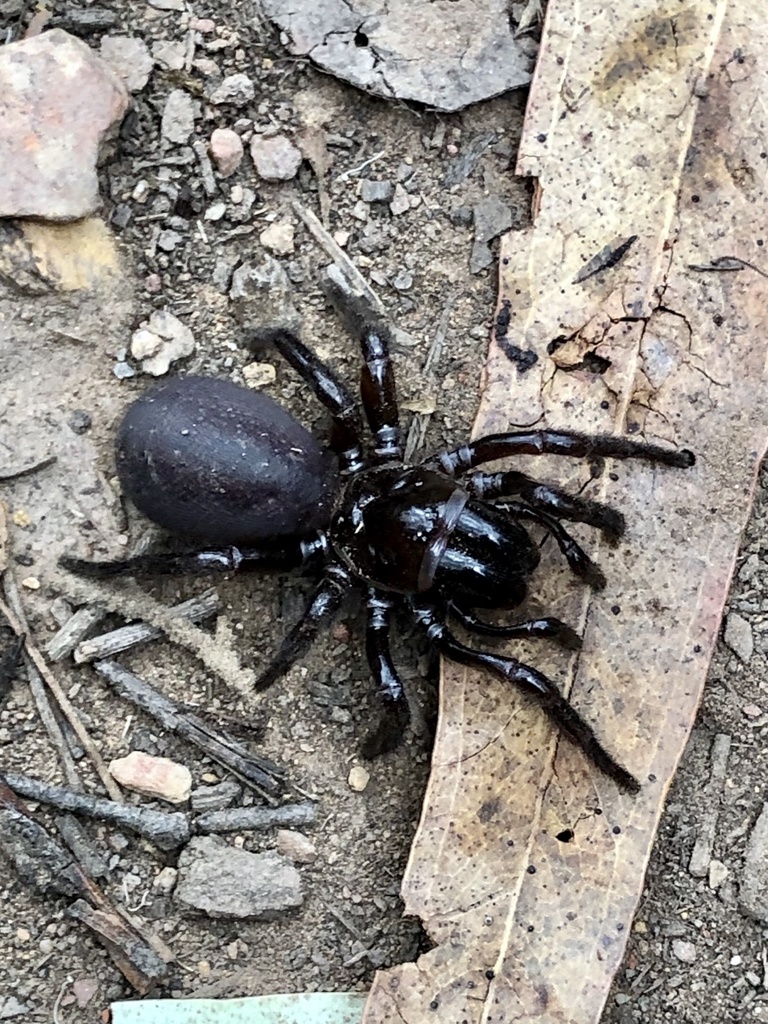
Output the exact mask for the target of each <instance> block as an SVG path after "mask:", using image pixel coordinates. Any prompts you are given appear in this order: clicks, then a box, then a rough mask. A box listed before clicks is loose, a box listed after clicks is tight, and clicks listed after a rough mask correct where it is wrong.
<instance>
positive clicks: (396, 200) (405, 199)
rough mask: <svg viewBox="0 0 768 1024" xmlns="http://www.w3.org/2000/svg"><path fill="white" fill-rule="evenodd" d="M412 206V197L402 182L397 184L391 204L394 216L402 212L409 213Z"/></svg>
mask: <svg viewBox="0 0 768 1024" xmlns="http://www.w3.org/2000/svg"><path fill="white" fill-rule="evenodd" d="M410 208H411V197H410V196H409V195H408V193H407V192H406V191H405V189H404V188H403V186H402V185H401V184H399V183H398V184H397V185H396V186H395V194H394V197H393V199H392V202H391V203H390V204H389V210H390V213H391V214H392V216H393V217H398V216H399V215H400V214H401V213H407V212H408V210H410Z"/></svg>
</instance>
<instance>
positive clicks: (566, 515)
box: [464, 470, 626, 544]
mask: <svg viewBox="0 0 768 1024" xmlns="http://www.w3.org/2000/svg"><path fill="white" fill-rule="evenodd" d="M464 486H465V487H466V489H467V490H468V491H469V492H470V494H474V495H476V497H478V498H484V499H486V500H493V499H494V498H508V497H511V496H513V495H516V494H519V495H520V497H521V498H522V499H523V500H524V501H525V502H527V504H529V505H530V506H531V508H534V509H538V510H540V511H542V512H547V513H548V514H549V515H551V516H556V517H557V518H559V519H569V520H570V521H571V522H574V523H586V524H587V525H588V526H594V527H596V528H597V529H598V530H600V531H601V532H602V533H603V535H604V536H605V538H606V539H607V540H608V542H609V543H610V544H616V543H618V541H619V538H620V537H621V536H622V535H623V534H624V530H625V529H626V520H625V519H624V516H623V515H622V514H621V512H619V511H618V510H617V509H615V508H611V506H610V505H604V504H603V503H602V502H600V501H591V500H590V499H588V498H582V497H579V496H577V495H574V494H569V493H568V491H564V490H561V489H560V488H559V487H552V486H551V485H550V484H543V483H541V482H540V481H538V480H535V479H534V478H533V477H530V476H527V475H526V474H525V473H519V472H517V471H515V470H510V471H509V472H506V473H482V472H480V473H471V474H470V476H469V477H468V478H467V480H465V481H464Z"/></svg>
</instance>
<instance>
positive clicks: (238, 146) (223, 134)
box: [209, 128, 244, 202]
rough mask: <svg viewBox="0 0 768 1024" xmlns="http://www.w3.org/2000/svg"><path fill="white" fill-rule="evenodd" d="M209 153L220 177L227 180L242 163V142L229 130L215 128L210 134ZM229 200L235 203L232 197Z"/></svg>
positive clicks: (235, 133)
mask: <svg viewBox="0 0 768 1024" xmlns="http://www.w3.org/2000/svg"><path fill="white" fill-rule="evenodd" d="M209 152H210V154H211V160H213V163H214V166H215V167H216V170H217V171H218V172H219V174H220V175H221V177H222V178H228V177H229V176H230V175H231V174H234V173H235V171H236V170H237V169H238V167H239V166H240V164H241V162H242V159H243V152H244V150H243V140H242V139H241V138H240V136H239V135H238V134H237V132H235V131H232V129H231V128H216V129H214V131H213V132H212V134H211V141H210V145H209ZM233 191H234V190H233ZM231 198H232V201H233V202H236V200H235V198H234V196H232V197H231Z"/></svg>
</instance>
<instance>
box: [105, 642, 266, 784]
mask: <svg viewBox="0 0 768 1024" xmlns="http://www.w3.org/2000/svg"><path fill="white" fill-rule="evenodd" d="M94 668H95V669H96V671H97V672H98V673H99V675H102V676H103V677H104V678H105V679H107V680H108V681H109V682H110V683H111V684H112V686H113V687H114V688H115V690H116V691H117V692H118V693H119V694H120V696H121V697H125V698H126V700H130V701H131V702H132V703H133V704H136V705H137V706H138V707H140V708H142V710H144V711H146V712H147V714H150V715H152V717H153V718H155V719H157V721H158V722H160V723H161V725H162V726H163V728H165V729H167V730H168V731H169V732H174V733H176V734H177V735H178V736H183V737H184V739H186V740H189V741H190V742H191V743H194V744H195V745H196V746H198V747H200V748H201V749H202V750H203V751H205V753H206V754H207V755H208V756H209V757H210V758H212V759H213V760H214V761H216V762H217V763H218V764H220V765H223V766H224V767H225V768H226V769H227V770H228V771H231V772H233V773H234V774H236V775H237V776H238V777H239V778H241V779H243V780H244V781H245V782H246V783H247V784H248V785H249V786H251V787H252V788H255V789H258V790H259V792H260V793H261V794H262V795H263V796H264V797H265V799H267V800H269V801H270V802H272V803H274V799H273V798H272V797H270V796H269V793H275V792H277V791H278V790H280V789H282V787H283V785H284V783H283V781H282V775H283V770H282V769H281V768H280V767H278V765H276V764H274V762H272V761H269V760H268V759H267V758H264V757H259V756H258V755H255V754H251V753H249V751H248V750H246V748H245V747H244V746H243V745H242V744H241V743H238V742H237V740H235V739H234V738H233V737H232V736H230V735H229V733H227V732H224V731H223V730H217V729H214V728H213V727H212V726H210V725H208V724H207V723H206V722H204V721H203V720H202V719H201V718H199V717H198V716H197V715H195V714H193V713H192V712H191V711H187V710H186V708H184V707H182V705H181V704H179V703H177V702H176V701H175V700H172V699H171V698H170V697H167V696H166V695H165V694H164V693H161V692H160V691H159V690H156V689H155V688H154V687H153V686H151V685H150V684H149V683H148V682H147V681H146V679H142V678H141V677H140V676H137V675H136V674H135V673H133V672H129V671H128V669H126V668H123V666H122V665H119V664H118V663H117V662H115V661H99V662H97V663H96V664H95V665H94ZM265 791H266V792H265Z"/></svg>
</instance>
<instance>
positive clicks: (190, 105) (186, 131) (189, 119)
mask: <svg viewBox="0 0 768 1024" xmlns="http://www.w3.org/2000/svg"><path fill="white" fill-rule="evenodd" d="M199 113H200V104H199V103H197V102H196V101H195V100H194V99H192V97H191V96H190V95H189V93H188V92H185V91H184V89H173V90H172V91H171V92H170V94H169V95H168V99H167V100H166V101H165V108H164V109H163V119H162V122H161V124H160V134H161V135H162V137H163V138H164V139H166V140H167V141H168V142H173V143H176V144H177V145H182V144H183V143H185V142H188V141H189V137H190V135H192V133H193V132H194V130H195V118H196V117H197V116H198V114H199Z"/></svg>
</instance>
